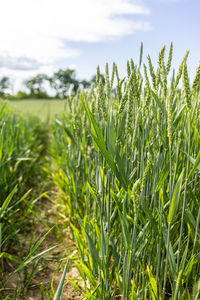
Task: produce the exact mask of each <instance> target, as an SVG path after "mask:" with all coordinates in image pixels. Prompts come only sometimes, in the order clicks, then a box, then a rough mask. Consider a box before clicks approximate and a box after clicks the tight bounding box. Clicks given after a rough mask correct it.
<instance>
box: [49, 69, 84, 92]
mask: <svg viewBox="0 0 200 300" xmlns="http://www.w3.org/2000/svg"><path fill="white" fill-rule="evenodd" d="M49 82H50V85H51V87H52V88H53V89H54V90H55V91H56V95H57V97H59V98H66V96H67V95H69V93H70V92H72V93H73V94H76V93H77V91H78V89H79V84H80V83H79V81H78V80H76V73H75V70H71V69H66V70H59V71H58V72H55V73H54V75H53V77H52V78H49Z"/></svg>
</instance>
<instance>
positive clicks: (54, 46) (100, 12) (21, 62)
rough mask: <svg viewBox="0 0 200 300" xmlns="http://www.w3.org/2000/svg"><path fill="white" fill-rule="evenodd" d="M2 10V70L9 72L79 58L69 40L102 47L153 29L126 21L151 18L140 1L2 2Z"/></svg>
mask: <svg viewBox="0 0 200 300" xmlns="http://www.w3.org/2000/svg"><path fill="white" fill-rule="evenodd" d="M0 7H1V18H0V66H3V67H4V68H7V69H14V70H16V69H19V70H20V69H21V70H22V69H32V70H33V69H34V68H36V69H38V70H40V69H43V68H44V66H52V65H53V64H55V62H56V60H58V59H63V58H67V57H73V56H77V55H80V51H79V50H77V49H73V48H69V47H67V46H66V44H67V42H68V41H77V42H80V41H86V42H99V41H103V40H106V39H113V38H119V37H122V36H125V35H128V34H132V33H135V32H136V31H141V30H143V31H146V30H149V29H151V25H150V24H149V23H148V22H144V21H134V20H133V17H132V18H126V17H125V15H129V16H132V15H135V14H136V15H147V14H149V10H148V9H147V8H145V7H143V6H142V5H141V1H138V0H132V1H131V0H73V1H72V0H6V1H5V0H0ZM137 19H138V18H137ZM6 59H7V61H6Z"/></svg>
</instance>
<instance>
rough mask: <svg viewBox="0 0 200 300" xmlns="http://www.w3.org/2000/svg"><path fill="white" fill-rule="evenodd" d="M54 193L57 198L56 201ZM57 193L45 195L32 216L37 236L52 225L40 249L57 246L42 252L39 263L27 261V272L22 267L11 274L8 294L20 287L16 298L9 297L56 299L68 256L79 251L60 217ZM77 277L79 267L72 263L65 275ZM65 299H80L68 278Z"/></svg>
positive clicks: (39, 250)
mask: <svg viewBox="0 0 200 300" xmlns="http://www.w3.org/2000/svg"><path fill="white" fill-rule="evenodd" d="M51 197H52V199H54V201H53V202H52V199H51ZM56 197H58V195H56ZM56 197H55V194H54V195H53V194H51V196H50V199H51V200H48V199H43V200H42V201H41V204H40V205H39V208H38V209H37V213H36V215H35V216H34V218H33V219H32V223H33V224H32V225H33V228H34V235H35V237H36V238H37V237H39V236H40V237H42V236H44V235H45V234H46V233H47V231H48V229H50V228H53V229H52V231H51V232H50V233H49V234H48V235H47V236H46V238H45V240H44V241H43V242H42V244H41V245H40V246H39V248H38V250H37V252H42V251H44V250H47V249H49V248H51V247H54V246H56V247H55V248H54V249H53V250H51V251H49V252H47V253H46V254H45V255H44V256H42V257H41V258H40V260H39V261H38V262H37V264H36V262H33V263H31V264H30V265H28V268H27V270H26V272H27V274H26V275H25V274H24V271H23V272H22V273H21V274H16V275H14V276H13V277H12V279H11V280H10V281H9V284H8V286H7V287H6V289H7V291H8V295H9V294H12V291H15V290H16V289H18V290H19V293H18V295H17V297H16V298H13V297H12V298H8V299H17V300H22V299H23V300H47V299H48V300H49V299H53V294H54V293H55V292H56V289H57V287H58V284H59V282H60V279H61V276H62V272H63V268H64V265H65V262H66V259H67V258H69V257H70V255H72V253H73V252H74V251H76V250H75V246H74V243H73V240H72V238H71V234H70V231H69V226H68V224H66V225H65V227H64V224H63V221H62V220H61V217H59V214H58V211H57V206H56V204H55V199H56ZM67 227H68V228H67ZM20 238H21V240H22V242H23V240H24V241H25V239H27V237H25V236H24V235H23V234H21V237H20ZM28 243H30V241H27V244H28ZM34 269H35V270H34ZM33 271H34V272H35V274H34V275H33V276H32V275H31V273H32V272H33ZM8 275H9V274H8ZM25 277H26V278H25ZM78 277H79V274H78V271H77V269H76V268H75V267H74V266H73V264H72V263H71V264H70V265H69V268H68V272H67V274H66V278H78ZM62 299H63V300H72V299H73V300H76V299H77V300H78V299H81V296H80V293H79V292H78V291H76V290H75V288H74V287H73V286H72V285H71V284H70V283H68V282H67V280H66V281H65V285H64V288H63V294H62Z"/></svg>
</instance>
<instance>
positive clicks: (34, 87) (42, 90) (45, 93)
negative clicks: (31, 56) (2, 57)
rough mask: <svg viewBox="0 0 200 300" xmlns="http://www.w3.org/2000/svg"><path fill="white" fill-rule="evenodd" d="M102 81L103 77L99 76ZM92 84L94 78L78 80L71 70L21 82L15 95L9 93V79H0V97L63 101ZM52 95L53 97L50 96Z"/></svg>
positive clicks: (42, 75) (40, 75) (38, 75)
mask: <svg viewBox="0 0 200 300" xmlns="http://www.w3.org/2000/svg"><path fill="white" fill-rule="evenodd" d="M101 77H102V81H104V76H103V75H102V74H101ZM92 84H96V76H95V75H94V76H92V78H91V80H85V79H84V80H78V79H77V78H76V72H75V70H73V69H65V70H62V69H60V70H58V71H57V72H55V73H54V74H53V76H48V75H46V74H37V75H36V76H33V77H31V78H29V79H27V80H25V81H24V82H23V88H24V89H22V90H19V91H18V92H17V93H16V94H12V93H10V90H11V87H12V84H11V80H10V78H9V77H6V76H4V77H2V78H1V79H0V97H1V98H16V99H31V98H34V99H50V98H51V99H52V98H59V99H65V98H67V96H68V95H69V94H73V95H76V93H77V92H78V91H80V90H82V89H89V88H90V87H91V85H92ZM52 95H53V96H52Z"/></svg>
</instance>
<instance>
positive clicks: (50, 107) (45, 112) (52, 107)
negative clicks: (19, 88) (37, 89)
mask: <svg viewBox="0 0 200 300" xmlns="http://www.w3.org/2000/svg"><path fill="white" fill-rule="evenodd" d="M8 104H9V106H10V107H12V108H13V109H14V110H15V111H16V112H17V113H20V114H30V115H32V116H37V117H39V118H40V119H41V120H42V121H46V120H52V119H53V118H54V117H55V116H56V115H59V114H61V113H63V112H64V111H65V110H66V101H65V100H40V99H30V100H9V101H8Z"/></svg>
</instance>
